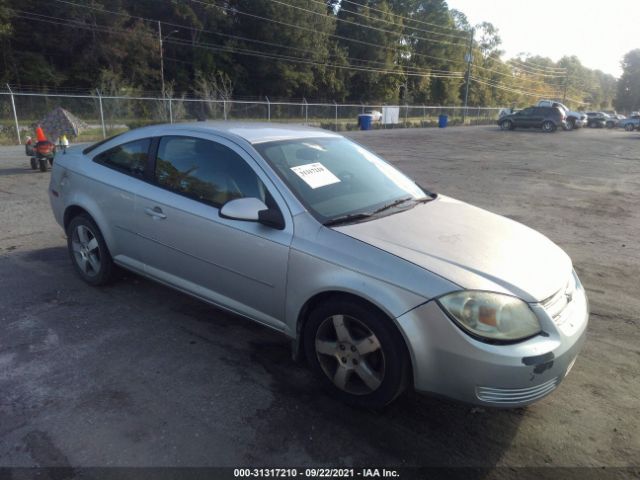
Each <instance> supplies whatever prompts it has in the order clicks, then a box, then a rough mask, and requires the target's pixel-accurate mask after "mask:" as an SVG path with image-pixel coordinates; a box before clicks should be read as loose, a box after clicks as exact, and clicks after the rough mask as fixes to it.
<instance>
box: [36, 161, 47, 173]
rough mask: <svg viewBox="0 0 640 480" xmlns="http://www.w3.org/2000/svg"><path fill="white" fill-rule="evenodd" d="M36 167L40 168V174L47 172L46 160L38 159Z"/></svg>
mask: <svg viewBox="0 0 640 480" xmlns="http://www.w3.org/2000/svg"><path fill="white" fill-rule="evenodd" d="M38 166H39V167H40V171H41V172H46V171H47V159H46V158H39V159H38Z"/></svg>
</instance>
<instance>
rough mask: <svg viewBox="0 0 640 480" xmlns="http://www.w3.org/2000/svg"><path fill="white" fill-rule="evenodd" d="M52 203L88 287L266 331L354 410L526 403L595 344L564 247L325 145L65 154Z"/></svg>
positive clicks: (265, 129)
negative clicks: (172, 303) (431, 403)
mask: <svg viewBox="0 0 640 480" xmlns="http://www.w3.org/2000/svg"><path fill="white" fill-rule="evenodd" d="M549 110H551V109H549ZM553 110H557V109H553ZM549 118H551V116H550V117H549ZM554 118H556V121H559V118H560V116H559V114H556V115H555V117H554ZM49 199H50V202H51V206H52V209H53V213H54V216H55V218H56V220H57V222H58V223H59V224H60V225H61V226H62V227H63V229H64V231H65V232H66V237H67V246H68V252H69V256H70V260H71V263H72V265H73V268H74V269H75V270H76V272H77V274H78V275H79V276H80V278H82V279H83V280H84V281H85V282H86V283H88V284H90V285H95V286H98V285H102V284H105V283H106V282H108V281H109V280H110V279H111V276H112V273H113V272H114V266H115V265H119V266H121V267H124V268H126V269H129V270H132V271H134V272H137V273H138V274H140V275H143V276H146V277H149V278H151V279H154V280H157V281H159V282H161V283H163V284H165V285H168V286H171V287H173V288H176V289H178V290H180V291H182V292H185V293H188V294H190V295H193V296H194V297H197V298H199V299H201V300H204V301H206V302H209V303H211V304H214V305H217V306H219V307H221V308H223V309H225V310H229V311H232V312H235V313H237V314H239V315H241V316H244V317H246V318H249V319H251V320H253V321H256V322H258V323H260V324H263V325H266V326H268V327H271V328H272V329H274V330H276V331H279V332H281V333H283V334H285V335H287V336H288V337H290V338H291V339H292V340H293V342H292V344H293V348H294V353H295V355H296V356H304V357H305V358H306V360H307V362H308V363H309V365H310V366H311V368H312V369H313V370H314V371H315V372H316V373H317V375H318V377H319V378H320V381H321V382H323V383H324V384H325V385H326V386H327V388H329V389H330V390H331V391H332V392H333V393H334V395H335V396H337V397H338V398H340V399H342V400H344V401H346V402H349V403H352V404H355V405H358V406H363V407H381V406H383V405H385V404H387V403H389V402H391V401H393V399H394V398H396V397H397V396H398V395H399V394H401V393H402V391H403V390H405V389H406V388H407V387H408V386H414V387H415V389H416V390H418V391H424V392H433V393H436V394H440V395H445V396H448V397H451V398H454V399H457V400H461V401H464V402H469V403H475V404H479V405H487V406H496V407H518V406H522V405H527V404H530V403H533V402H535V401H536V400H538V399H540V398H542V397H544V396H546V395H548V394H549V393H551V392H552V391H553V390H555V389H556V387H557V386H558V385H559V384H560V383H561V382H562V380H563V379H564V378H565V377H566V375H567V374H568V373H569V371H570V370H571V367H572V366H573V364H574V362H575V360H576V357H577V355H578V353H579V351H580V349H581V347H582V345H583V343H584V340H585V337H586V329H587V323H588V317H589V312H588V304H587V297H586V295H585V290H584V288H583V287H582V285H581V283H580V281H579V280H578V277H577V275H576V273H575V271H574V270H573V265H572V262H571V259H570V258H569V256H568V255H567V254H566V253H565V252H564V251H563V250H562V249H560V248H559V247H558V246H557V245H555V244H554V243H552V242H551V241H550V240H549V239H548V238H546V237H545V236H543V235H542V234H540V233H538V232H536V231H534V230H532V229H530V228H528V227H526V226H524V225H522V224H520V223H517V222H515V221H513V220H510V219H508V218H504V217H501V216H499V215H496V214H493V213H490V212H488V211H486V210H482V209H480V208H478V207H474V206H472V205H469V204H467V203H464V202H460V201H458V200H454V199H452V198H449V197H446V196H444V195H439V194H435V193H431V192H428V191H426V190H425V189H423V188H422V187H420V186H418V185H417V184H416V183H415V182H413V181H412V180H411V179H409V178H408V177H406V176H405V175H404V174H403V173H401V172H400V171H399V170H397V169H396V168H395V167H394V166H392V165H390V164H389V163H387V162H385V161H384V160H382V159H381V158H380V157H378V156H377V155H375V154H374V153H372V152H370V151H368V150H367V149H365V148H364V147H362V146H360V145H358V144H356V143H354V142H352V141H350V140H348V139H346V138H344V137H342V136H341V135H338V134H335V133H333V132H328V131H326V130H320V129H312V128H304V127H294V126H286V125H281V126H278V125H274V124H260V123H257V124H254V123H233V122H220V123H208V124H203V123H202V122H200V123H193V124H175V125H157V126H150V127H145V128H140V129H137V130H131V131H129V132H127V133H124V134H122V135H120V136H118V137H115V138H111V139H108V140H106V141H103V142H100V143H99V144H96V145H93V146H91V147H88V148H85V149H82V147H72V148H70V149H69V150H68V151H67V154H66V155H62V156H61V157H60V159H59V160H56V161H55V162H54V164H53V171H52V174H51V182H50V186H49ZM212 314H214V313H213V312H212ZM238 321H241V320H238ZM123 328H126V327H123ZM131 368H141V369H144V368H145V367H144V366H141V365H136V364H132V365H131ZM256 368H261V366H260V365H256ZM203 380H204V381H206V379H203Z"/></svg>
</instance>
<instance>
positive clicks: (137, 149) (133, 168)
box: [93, 138, 151, 176]
mask: <svg viewBox="0 0 640 480" xmlns="http://www.w3.org/2000/svg"><path fill="white" fill-rule="evenodd" d="M150 145H151V139H149V138H145V139H142V140H136V141H133V142H129V143H125V144H123V145H118V146H117V147H114V148H111V149H109V150H107V151H105V152H102V153H101V154H99V155H96V156H95V157H94V158H93V160H94V161H96V162H98V163H101V164H103V165H106V166H108V167H112V168H114V169H116V170H120V171H121V172H124V173H127V174H129V175H136V176H142V175H143V174H144V168H145V166H146V164H147V156H148V155H149V146H150Z"/></svg>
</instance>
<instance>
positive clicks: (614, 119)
mask: <svg viewBox="0 0 640 480" xmlns="http://www.w3.org/2000/svg"><path fill="white" fill-rule="evenodd" d="M604 113H606V114H607V115H609V118H608V119H607V123H606V127H607V128H615V127H616V126H617V125H618V123H619V122H620V120H624V119H625V118H627V117H625V116H624V115H622V114H620V113H616V112H615V110H614V111H609V112H606V111H605V112H604Z"/></svg>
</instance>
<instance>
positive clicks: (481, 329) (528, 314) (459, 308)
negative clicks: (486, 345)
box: [437, 290, 541, 342]
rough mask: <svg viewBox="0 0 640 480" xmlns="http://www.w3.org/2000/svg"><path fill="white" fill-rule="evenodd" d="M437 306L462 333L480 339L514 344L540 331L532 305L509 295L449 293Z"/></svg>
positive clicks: (440, 299)
mask: <svg viewBox="0 0 640 480" xmlns="http://www.w3.org/2000/svg"><path fill="white" fill-rule="evenodd" d="M437 302H438V304H439V305H440V306H441V307H442V309H443V310H444V311H445V312H447V313H448V314H449V316H450V317H451V318H452V319H453V320H454V321H455V322H456V323H457V324H458V325H459V326H460V327H462V329H463V330H465V331H467V332H468V333H470V334H471V335H472V336H476V337H481V339H485V340H495V341H506V342H514V341H517V340H522V339H525V338H528V337H532V336H533V335H535V334H537V333H539V332H540V331H541V328H540V322H538V318H537V317H536V315H535V314H534V313H533V311H531V309H530V308H529V305H527V304H526V303H525V302H524V301H522V300H520V299H519V298H516V297H511V296H509V295H502V294H499V293H491V292H480V291H473V290H470V291H461V292H454V293H450V294H448V295H445V296H443V297H440V298H439V299H438V300H437Z"/></svg>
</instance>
